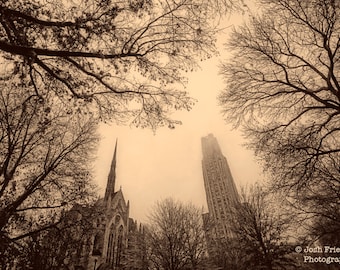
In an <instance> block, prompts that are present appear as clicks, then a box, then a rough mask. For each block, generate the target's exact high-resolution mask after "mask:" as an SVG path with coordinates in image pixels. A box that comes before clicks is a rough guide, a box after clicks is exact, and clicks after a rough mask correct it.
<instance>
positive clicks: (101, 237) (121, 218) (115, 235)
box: [69, 142, 143, 270]
mask: <svg viewBox="0 0 340 270" xmlns="http://www.w3.org/2000/svg"><path fill="white" fill-rule="evenodd" d="M116 159H117V142H116V146H115V150H114V155H113V159H112V162H111V168H110V172H109V175H108V179H107V185H106V190H105V196H104V198H101V199H99V200H98V201H97V203H96V205H95V207H96V208H95V209H97V210H98V212H100V213H101V214H99V216H98V215H96V220H94V221H93V226H94V229H93V230H92V233H90V235H87V236H86V239H84V242H86V243H84V245H83V247H79V249H80V250H78V251H77V252H76V256H73V258H72V259H71V262H70V264H69V269H74V270H93V269H96V270H116V269H127V265H128V269H142V268H141V265H142V263H141V261H140V260H141V259H142V257H143V254H140V251H143V249H142V248H141V247H140V245H141V244H142V243H141V242H140V241H139V242H138V239H141V236H143V228H142V226H141V225H140V226H139V227H138V226H137V222H136V221H134V220H133V219H132V218H130V217H129V201H128V202H126V201H125V199H124V196H123V192H122V190H121V189H119V190H115V182H116ZM85 211H86V210H85Z"/></svg>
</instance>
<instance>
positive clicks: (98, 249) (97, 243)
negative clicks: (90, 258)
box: [92, 231, 104, 256]
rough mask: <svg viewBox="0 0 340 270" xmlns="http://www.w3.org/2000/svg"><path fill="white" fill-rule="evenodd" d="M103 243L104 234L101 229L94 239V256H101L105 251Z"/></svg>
mask: <svg viewBox="0 0 340 270" xmlns="http://www.w3.org/2000/svg"><path fill="white" fill-rule="evenodd" d="M103 245H104V235H103V232H102V231H99V232H98V233H97V234H96V235H95V237H94V240H93V249H92V255H94V256H100V255H102V252H103Z"/></svg>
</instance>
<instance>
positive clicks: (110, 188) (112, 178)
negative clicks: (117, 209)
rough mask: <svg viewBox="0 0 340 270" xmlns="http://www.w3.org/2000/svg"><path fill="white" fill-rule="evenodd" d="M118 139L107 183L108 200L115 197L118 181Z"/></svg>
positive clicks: (105, 198) (106, 194) (106, 197)
mask: <svg viewBox="0 0 340 270" xmlns="http://www.w3.org/2000/svg"><path fill="white" fill-rule="evenodd" d="M117 141H118V140H117V139H116V145H115V150H114V153H113V158H112V161H111V167H110V172H109V176H108V178H107V184H106V190H105V197H104V200H105V201H106V202H107V201H108V200H109V199H110V198H112V197H113V195H114V193H115V183H116V163H117Z"/></svg>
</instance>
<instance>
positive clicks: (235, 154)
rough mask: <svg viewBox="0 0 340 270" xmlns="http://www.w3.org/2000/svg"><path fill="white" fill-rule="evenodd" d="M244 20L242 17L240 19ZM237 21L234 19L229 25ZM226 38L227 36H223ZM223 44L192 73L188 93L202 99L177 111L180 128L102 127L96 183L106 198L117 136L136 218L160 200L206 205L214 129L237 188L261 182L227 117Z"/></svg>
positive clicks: (122, 178)
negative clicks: (205, 142) (221, 99)
mask: <svg viewBox="0 0 340 270" xmlns="http://www.w3.org/2000/svg"><path fill="white" fill-rule="evenodd" d="M236 20H237V21H238V20H239V18H236ZM234 22H235V17H234V19H233V18H231V19H230V20H229V21H228V22H227V23H228V25H230V24H232V23H234ZM222 38H223V39H221V40H220V42H223V41H224V40H226V36H225V35H224V36H223V37H222ZM227 55H228V54H227V52H226V51H224V50H223V49H222V47H221V52H220V57H216V58H213V59H210V60H209V61H205V62H203V63H202V65H201V68H202V69H201V70H200V71H198V72H194V73H192V74H190V77H189V84H188V87H187V91H189V93H190V94H191V96H192V97H194V98H196V99H197V100H198V102H197V103H196V105H195V106H194V108H193V110H192V111H190V112H180V113H176V116H177V115H178V117H177V119H178V120H181V121H182V123H183V124H182V125H180V126H177V127H176V128H175V129H174V130H171V129H168V128H162V129H160V130H157V131H156V133H155V134H154V133H153V131H152V130H142V129H137V128H131V127H128V126H116V125H114V124H112V125H111V126H108V125H102V126H101V128H100V133H101V134H102V140H101V143H100V147H99V150H98V154H97V156H98V160H97V162H96V165H95V176H96V184H98V186H99V188H100V195H101V196H103V194H104V189H105V185H106V181H107V175H108V173H109V168H110V163H111V160H112V156H113V151H114V146H115V141H116V138H117V139H118V149H117V171H116V172H117V178H116V189H119V188H120V186H121V187H122V190H123V194H124V197H125V200H126V201H128V200H129V201H130V217H132V218H134V219H137V221H139V222H146V221H147V215H148V213H149V212H150V210H151V209H152V207H153V205H154V204H155V202H156V201H159V200H162V199H165V198H167V197H173V198H175V199H178V200H180V201H182V202H192V203H193V204H195V205H196V206H198V207H204V209H205V210H207V207H206V198H205V191H204V183H203V175H202V168H201V160H202V150H201V137H203V136H206V135H208V134H209V133H213V134H214V135H215V137H216V138H217V140H218V142H219V145H220V147H221V150H222V153H223V154H224V156H225V157H226V158H227V160H228V163H229V166H230V169H231V172H232V174H233V178H234V181H235V183H236V186H237V187H238V188H240V186H243V185H245V184H247V183H252V182H254V181H256V180H260V172H261V169H260V168H259V166H258V165H257V164H256V162H255V158H254V156H253V155H252V153H251V152H250V151H248V150H246V149H245V147H244V146H243V145H242V144H243V143H244V142H245V141H244V140H243V138H242V136H241V133H240V132H239V131H235V130H231V125H228V124H227V123H226V121H224V120H223V118H224V116H223V115H222V114H221V109H222V108H221V107H219V106H218V101H217V95H218V94H219V93H220V91H221V90H222V89H223V88H224V87H225V86H224V84H223V82H222V77H221V76H219V75H218V66H217V65H218V63H219V62H218V61H219V59H224V58H226V57H227Z"/></svg>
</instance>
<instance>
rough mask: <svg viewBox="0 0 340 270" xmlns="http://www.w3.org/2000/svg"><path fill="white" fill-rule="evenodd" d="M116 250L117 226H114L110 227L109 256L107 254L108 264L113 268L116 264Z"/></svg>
mask: <svg viewBox="0 0 340 270" xmlns="http://www.w3.org/2000/svg"><path fill="white" fill-rule="evenodd" d="M114 249H115V226H114V224H112V225H111V227H110V232H109V241H108V243H107V254H106V262H107V263H108V264H109V265H111V266H113V262H114Z"/></svg>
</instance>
